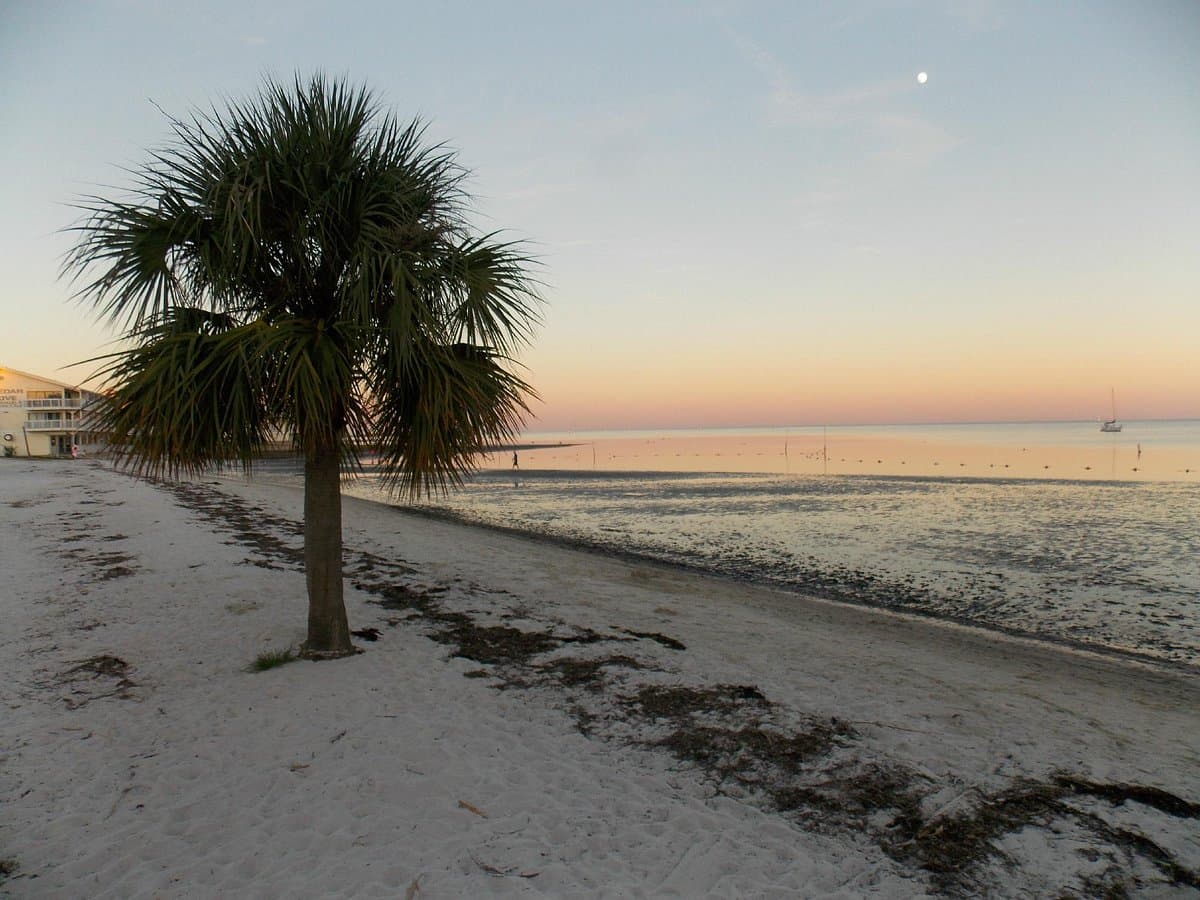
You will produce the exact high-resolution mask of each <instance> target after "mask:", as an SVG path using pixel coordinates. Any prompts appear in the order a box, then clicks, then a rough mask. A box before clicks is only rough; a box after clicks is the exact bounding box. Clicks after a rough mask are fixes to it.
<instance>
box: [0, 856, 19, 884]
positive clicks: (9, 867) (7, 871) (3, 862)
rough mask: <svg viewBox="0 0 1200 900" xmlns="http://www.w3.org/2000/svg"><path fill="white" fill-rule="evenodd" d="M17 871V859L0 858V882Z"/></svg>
mask: <svg viewBox="0 0 1200 900" xmlns="http://www.w3.org/2000/svg"><path fill="white" fill-rule="evenodd" d="M16 871H17V861H16V860H15V859H0V882H3V881H4V879H5V878H7V877H8V876H9V875H12V874H13V873H14V872H16Z"/></svg>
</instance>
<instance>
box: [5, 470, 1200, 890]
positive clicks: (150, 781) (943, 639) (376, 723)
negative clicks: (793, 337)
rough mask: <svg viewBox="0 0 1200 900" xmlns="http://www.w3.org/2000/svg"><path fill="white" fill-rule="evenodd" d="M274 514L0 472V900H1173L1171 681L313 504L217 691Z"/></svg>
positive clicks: (111, 484) (226, 482)
mask: <svg viewBox="0 0 1200 900" xmlns="http://www.w3.org/2000/svg"><path fill="white" fill-rule="evenodd" d="M301 509H302V496H301V493H300V491H299V490H298V489H297V488H296V487H295V486H292V485H285V484H275V483H267V482H261V481H260V482H253V481H251V482H247V481H245V480H242V479H240V478H232V477H230V478H225V477H222V478H216V477H212V478H205V479H201V480H199V481H196V482H192V483H187V484H182V485H165V484H151V483H147V482H141V481H135V480H133V479H131V478H129V477H127V476H125V475H123V474H120V473H116V472H113V471H111V470H110V469H108V468H107V467H106V466H105V465H104V464H103V463H102V462H100V461H97V460H86V461H77V462H71V461H69V460H68V461H61V462H58V461H45V462H29V461H26V460H19V461H10V460H6V461H3V464H2V465H0V510H3V513H4V516H5V526H6V527H5V528H4V537H3V539H2V540H0V572H2V573H3V574H2V578H0V583H2V584H3V590H2V591H0V623H2V624H0V712H2V715H0V861H2V864H3V867H4V870H7V871H8V873H9V874H7V875H0V895H10V896H12V897H20V898H32V897H67V898H74V897H123V898H124V897H217V896H239V897H276V896H288V897H326V896H348V897H349V896H352V897H381V898H382V897H387V898H395V897H405V898H409V900H412V898H448V897H493V896H494V897H518V896H521V897H524V896H541V897H686V898H690V897H859V896H882V897H913V896H926V895H930V896H937V895H951V896H974V895H987V896H1000V897H1007V896H1014V897H1015V896H1122V895H1123V894H1121V893H1120V891H1121V890H1124V891H1125V892H1126V893H1128V894H1130V895H1134V896H1150V897H1157V896H1162V897H1168V896H1169V897H1175V896H1196V895H1200V874H1198V873H1200V826H1198V824H1197V820H1198V819H1200V681H1198V679H1197V677H1196V676H1195V675H1193V674H1189V673H1186V672H1179V671H1169V670H1165V669H1156V668H1154V667H1152V666H1149V665H1141V664H1136V663H1133V662H1129V661H1123V660H1118V659H1110V658H1106V657H1103V656H1099V655H1088V654H1082V653H1072V652H1068V651H1065V650H1063V649H1060V648H1056V647H1050V646H1045V645H1040V644H1036V643H1032V642H1028V641H1023V640H1019V639H1015V638H1008V637H1004V636H1000V635H996V634H992V633H986V632H982V631H979V630H973V629H968V628H963V627H959V626H953V625H948V624H942V623H938V622H934V621H929V620H927V619H918V618H912V617H905V616H901V615H896V614H891V613H887V612H883V611H877V610H871V609H865V608H856V607H851V606H845V605H837V604H832V603H827V602H822V601H818V600H811V601H809V600H804V599H802V598H801V599H797V598H796V597H794V596H791V595H786V594H783V593H779V592H775V591H771V590H767V589H763V588H752V587H748V586H745V585H741V584H738V583H735V582H732V581H727V580H721V579H716V578H709V577H703V576H700V575H696V574H692V573H688V572H683V571H679V570H674V569H671V568H669V567H665V566H661V567H660V566H656V565H652V564H638V563H630V562H629V561H625V560H621V559H616V558H612V557H606V556H603V555H599V554H594V553H587V552H582V551H578V550H572V549H569V548H566V547H562V546H558V545H555V544H551V543H547V542H542V541H538V540H535V539H532V538H525V537H521V536H519V535H512V534H502V533H498V532H495V531H489V530H485V529H481V528H472V527H467V526H464V525H460V524H457V523H454V522H447V521H442V520H437V519H432V518H428V517H423V516H419V515H415V514H412V513H406V512H402V511H399V510H396V509H394V508H390V507H387V506H384V505H380V504H375V503H370V502H367V501H362V500H355V499H349V498H348V499H346V501H345V503H344V515H345V534H344V539H345V555H344V559H345V569H346V576H347V605H348V608H349V612H350V619H351V625H352V627H353V628H355V629H358V630H360V631H361V632H362V634H363V637H362V638H361V639H360V641H359V644H360V646H361V648H362V650H363V652H362V653H361V654H359V655H358V656H355V657H352V658H348V659H343V660H338V661H334V662H324V663H309V662H293V663H290V664H287V665H282V666H279V667H277V668H273V669H270V670H268V671H263V672H255V671H252V670H251V668H250V667H251V664H252V663H253V662H254V661H255V659H256V658H257V657H259V656H260V655H261V654H263V653H264V652H267V651H273V650H284V649H287V648H289V647H295V646H296V645H298V644H299V642H300V641H301V639H302V638H303V634H304V616H305V609H306V599H305V592H304V578H303V573H302V572H301V570H300V567H299V563H300V556H299V548H300V538H299V533H298V526H299V521H300V514H301ZM1106 892H1107V893H1106Z"/></svg>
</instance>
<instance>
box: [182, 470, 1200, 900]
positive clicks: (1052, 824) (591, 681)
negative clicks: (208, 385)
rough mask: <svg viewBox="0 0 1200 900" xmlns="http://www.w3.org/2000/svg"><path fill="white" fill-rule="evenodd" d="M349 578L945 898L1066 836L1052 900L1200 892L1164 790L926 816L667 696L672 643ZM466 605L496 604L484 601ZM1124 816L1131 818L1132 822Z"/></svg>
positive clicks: (998, 889)
mask: <svg viewBox="0 0 1200 900" xmlns="http://www.w3.org/2000/svg"><path fill="white" fill-rule="evenodd" d="M164 488H166V489H168V490H170V491H172V492H173V493H174V495H175V497H176V498H177V499H178V500H179V501H180V502H181V503H183V504H184V505H185V506H187V507H188V508H190V509H193V510H195V511H197V512H199V513H200V514H201V515H202V516H203V517H204V518H205V519H206V520H207V521H209V522H211V523H212V524H214V525H216V526H217V527H219V528H221V529H222V530H224V531H226V532H227V533H229V534H231V537H232V540H233V541H234V542H235V543H237V544H239V545H242V546H245V547H247V548H248V549H251V550H252V551H253V552H254V553H255V554H256V555H257V556H258V557H259V559H260V560H262V561H266V562H273V563H275V564H279V565H283V566H286V567H289V568H299V567H301V566H302V562H303V553H302V550H301V549H300V548H299V547H297V546H296V543H295V539H296V538H297V537H298V536H299V535H300V534H301V533H302V529H301V527H300V525H299V524H298V523H296V522H294V521H291V520H288V519H284V518H282V517H279V516H276V515H271V514H268V513H267V512H266V511H264V510H262V509H260V508H257V507H252V506H250V505H249V504H247V503H245V502H244V501H242V500H240V499H239V498H237V497H233V496H230V495H228V494H225V493H222V492H219V491H215V490H212V489H211V488H209V487H207V486H203V485H196V484H190V485H164ZM345 566H346V573H347V576H348V577H349V578H351V579H352V582H353V584H354V587H356V588H357V589H359V590H361V591H363V592H365V593H367V594H369V595H371V596H372V597H373V598H374V599H373V600H372V602H373V603H375V604H376V605H378V606H379V607H381V608H382V609H383V610H387V611H390V612H393V613H404V615H403V616H400V617H395V618H389V619H387V624H388V625H390V626H394V627H398V626H400V625H404V626H406V627H410V626H411V627H420V628H422V629H423V630H424V633H425V634H426V636H427V637H429V638H430V639H431V640H434V641H437V642H438V643H441V644H444V645H446V646H447V647H448V648H449V652H450V655H451V656H452V657H459V658H462V659H465V660H469V661H471V662H474V663H476V664H478V666H480V667H479V668H474V669H471V670H469V671H466V672H465V673H464V675H465V677H468V678H485V679H488V680H489V681H490V682H491V683H492V686H493V687H495V688H496V689H500V690H542V691H553V692H558V694H561V695H565V697H564V702H563V707H564V708H565V709H566V710H567V711H568V712H569V714H571V715H572V716H573V717H574V719H575V722H576V724H577V726H578V728H579V729H580V731H582V732H583V733H584V734H587V735H589V736H592V737H594V738H597V739H602V740H615V741H621V742H624V743H626V744H630V745H635V746H640V747H642V748H644V749H646V750H649V751H651V752H665V753H668V754H670V755H671V756H672V757H673V758H674V759H676V760H677V761H678V762H679V764H680V765H681V766H683V767H685V768H687V769H690V770H693V771H695V772H696V773H698V774H700V775H702V776H703V777H705V778H706V779H707V780H708V781H709V783H710V784H711V785H712V787H713V789H714V790H716V791H717V792H719V793H723V794H726V795H729V796H735V797H739V798H743V799H746V800H748V801H751V802H757V803H759V804H761V805H762V806H763V807H764V808H768V809H772V810H775V811H777V812H778V813H779V814H780V815H783V816H786V817H787V818H788V819H789V820H791V821H793V822H794V823H796V825H797V827H801V828H805V829H811V830H816V831H821V832H834V833H837V832H841V833H855V834H858V835H861V836H865V837H866V838H868V839H870V840H872V841H874V842H875V843H876V844H877V846H878V847H879V848H880V849H881V850H882V851H883V853H885V854H886V855H887V856H888V857H889V858H890V859H891V860H892V861H893V863H894V864H896V865H898V866H900V867H902V868H904V869H908V870H910V871H913V872H914V873H916V872H921V873H923V874H924V878H925V879H926V881H927V883H928V884H929V886H930V887H931V888H932V889H933V890H936V891H938V892H940V893H943V894H946V895H951V896H977V895H979V894H997V893H1003V891H1004V887H1005V885H1006V883H1007V882H1006V873H1009V872H1010V871H1011V868H1010V867H1012V866H1015V865H1017V864H1018V863H1017V861H1016V860H1014V859H1013V858H1012V856H1011V854H1010V853H1009V852H1006V851H1005V850H1002V849H1001V846H1000V845H1001V842H1002V839H1004V838H1006V837H1008V836H1013V835H1017V834H1019V833H1025V832H1026V831H1027V830H1028V829H1041V830H1044V831H1047V832H1049V831H1057V830H1063V829H1069V830H1070V831H1071V832H1072V833H1073V834H1074V835H1075V836H1076V837H1077V838H1078V841H1077V843H1078V844H1080V845H1085V846H1086V847H1087V848H1089V849H1088V851H1087V853H1088V854H1089V857H1088V866H1087V867H1086V870H1085V869H1084V868H1083V867H1080V868H1078V869H1077V874H1076V877H1075V878H1074V879H1073V881H1072V883H1071V884H1070V885H1067V886H1061V887H1059V888H1057V890H1058V893H1057V894H1056V896H1062V897H1104V898H1115V897H1125V896H1129V895H1131V894H1132V893H1137V892H1141V891H1143V890H1146V889H1151V888H1153V887H1154V886H1159V887H1161V886H1170V887H1173V888H1181V887H1182V888H1193V889H1200V873H1197V872H1196V871H1194V870H1192V869H1190V868H1188V867H1186V866H1185V865H1183V864H1182V863H1181V862H1180V861H1179V859H1178V858H1177V857H1176V856H1175V854H1174V853H1172V851H1171V850H1170V849H1168V848H1166V847H1164V846H1162V845H1161V844H1160V843H1158V842H1156V841H1155V840H1153V839H1152V838H1151V837H1149V836H1148V835H1147V834H1146V832H1145V830H1144V829H1143V828H1142V827H1141V826H1140V825H1139V823H1140V822H1143V821H1144V820H1145V818H1146V817H1147V816H1156V817H1157V821H1159V822H1166V823H1168V824H1169V823H1170V822H1172V821H1175V822H1180V821H1184V822H1188V823H1193V822H1196V821H1197V820H1200V804H1196V803H1193V802H1190V801H1187V800H1185V799H1183V798H1181V797H1178V796H1176V795H1174V794H1171V793H1169V792H1167V791H1164V790H1162V789H1159V788H1155V787H1152V786H1147V785H1138V784H1126V783H1116V782H1113V783H1110V782H1096V781H1092V780H1090V779H1087V778H1083V777H1081V776H1078V775H1075V774H1072V773H1065V772H1058V773H1050V774H1049V775H1047V776H1046V777H1045V778H1043V779H1020V780H1015V781H1013V782H1012V783H1011V784H1010V785H1009V786H1008V787H1006V788H1003V789H1001V790H997V791H992V792H986V791H983V790H971V789H968V791H966V792H964V794H963V795H962V796H963V797H964V798H965V799H964V800H963V802H956V803H953V804H950V805H949V806H947V805H942V806H941V807H940V808H937V809H931V808H930V807H931V806H932V805H933V804H932V802H931V800H932V798H933V797H934V796H935V794H937V792H938V791H939V790H940V789H943V788H945V787H946V786H945V785H938V784H935V783H933V782H932V780H931V776H930V775H928V774H927V773H922V772H917V771H915V770H913V769H912V768H911V767H909V766H906V765H904V764H902V763H900V762H897V761H894V760H890V759H887V758H881V756H882V755H881V754H880V753H878V752H874V753H872V751H871V750H870V748H869V746H868V745H867V741H866V739H865V738H864V736H863V734H862V732H861V731H860V730H859V729H856V728H854V727H852V726H851V725H850V724H849V723H847V722H843V721H841V720H839V719H837V718H831V717H828V716H821V715H816V714H812V713H809V712H806V711H803V710H797V709H791V708H786V707H784V706H781V705H780V704H777V703H775V702H774V701H772V700H771V699H770V698H769V697H768V696H767V695H766V694H765V692H763V691H762V690H761V689H760V688H759V687H758V686H756V685H751V684H740V685H739V684H720V683H718V684H707V685H706V684H676V683H664V682H663V679H666V678H671V677H672V676H671V675H670V672H669V668H670V667H669V656H668V657H667V658H660V654H663V653H664V652H669V653H671V654H673V653H679V652H684V651H685V650H686V647H685V645H684V644H683V642H681V641H679V640H677V639H675V638H673V637H670V636H669V635H664V634H659V633H657V632H639V631H634V630H630V629H622V628H612V629H610V630H607V631H597V630H593V629H583V628H576V629H567V628H565V627H564V626H563V625H562V624H560V623H555V622H549V621H539V620H538V619H537V618H536V617H535V616H532V615H530V614H529V612H528V611H526V610H522V611H521V615H520V617H516V616H514V617H513V618H514V621H519V624H520V625H522V626H523V627H517V625H516V624H497V623H496V622H487V621H482V620H481V618H480V617H477V616H476V615H473V614H472V613H469V612H464V611H461V610H456V609H452V608H450V604H449V601H448V596H449V595H450V593H451V592H450V591H449V589H448V588H449V586H432V587H431V586H428V585H423V584H421V582H420V579H419V577H415V576H417V575H418V573H416V572H415V570H414V569H413V568H412V567H411V566H409V565H408V564H407V563H405V562H403V561H397V560H385V559H383V558H381V557H379V556H378V555H375V554H372V553H368V552H363V551H358V550H353V549H350V548H347V549H346V551H345ZM460 590H461V589H460ZM466 590H467V591H468V593H470V594H471V595H473V596H483V595H485V594H486V595H489V598H490V599H495V596H493V592H488V591H485V590H483V589H481V588H468V589H466ZM496 596H499V595H496ZM372 630H375V629H372ZM568 651H570V652H568ZM967 795H970V796H967ZM1130 809H1134V810H1135V811H1136V813H1137V815H1132V816H1131V815H1127V814H1126V813H1128V812H1129V811H1130ZM1194 827H1195V826H1193V825H1191V824H1189V825H1188V826H1187V828H1189V829H1193V830H1194ZM1079 852H1082V851H1079Z"/></svg>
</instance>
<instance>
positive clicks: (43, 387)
mask: <svg viewBox="0 0 1200 900" xmlns="http://www.w3.org/2000/svg"><path fill="white" fill-rule="evenodd" d="M95 399H96V394H94V393H93V392H91V391H87V390H83V389H82V388H79V387H77V386H74V385H69V384H66V383H64V382H61V381H55V380H54V379H52V378H43V377H41V376H40V375H30V374H29V373H28V372H18V371H17V370H16V369H9V368H5V367H4V366H0V455H3V456H8V457H12V456H43V457H46V456H71V455H72V450H73V449H74V448H78V449H79V450H80V451H82V452H85V453H87V452H94V451H96V450H97V449H99V442H100V439H101V436H100V435H98V434H96V433H95V432H93V431H91V430H90V429H89V428H88V427H87V421H86V418H87V408H88V405H89V404H90V403H91V402H92V401H94V400H95Z"/></svg>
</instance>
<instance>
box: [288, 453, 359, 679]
mask: <svg viewBox="0 0 1200 900" xmlns="http://www.w3.org/2000/svg"><path fill="white" fill-rule="evenodd" d="M304 576H305V579H306V580H307V582H308V640H307V641H305V642H304V647H303V648H302V651H301V655H302V656H305V657H307V658H309V659H329V658H335V657H339V656H348V655H350V654H351V653H354V652H355V650H354V645H353V644H352V643H351V642H350V623H349V620H347V618H346V604H345V602H344V601H343V599H342V494H341V466H340V461H339V459H338V453H337V450H335V449H332V448H322V449H318V450H310V451H308V453H307V454H306V455H305V458H304Z"/></svg>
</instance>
